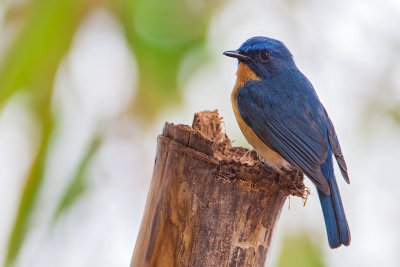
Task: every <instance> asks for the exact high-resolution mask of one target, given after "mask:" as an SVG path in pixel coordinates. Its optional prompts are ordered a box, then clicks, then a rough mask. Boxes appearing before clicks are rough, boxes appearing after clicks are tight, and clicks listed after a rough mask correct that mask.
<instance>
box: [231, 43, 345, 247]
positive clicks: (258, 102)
mask: <svg viewBox="0 0 400 267" xmlns="http://www.w3.org/2000/svg"><path fill="white" fill-rule="evenodd" d="M224 55H226V56H229V57H234V58H237V59H238V61H239V65H238V70H237V79H236V83H235V86H234V88H233V91H232V94H231V101H232V106H233V111H234V113H235V117H236V120H237V122H238V124H239V127H240V129H241V131H242V132H243V135H244V136H245V137H246V139H247V141H248V142H249V143H250V144H251V145H252V146H253V148H254V149H255V150H256V151H257V152H258V154H259V155H260V156H261V157H262V158H263V159H264V161H265V162H266V163H267V164H269V165H271V166H272V167H273V168H274V169H275V170H276V171H277V172H278V173H281V174H285V173H287V172H288V171H293V170H298V171H301V172H303V173H304V174H306V175H307V177H308V178H310V179H311V181H312V182H313V183H314V184H315V185H316V187H317V189H318V196H319V199H320V202H321V207H322V212H323V215H324V220H325V226H326V230H327V235H328V242H329V246H330V247H331V248H337V247H340V246H341V245H342V244H343V245H345V246H348V245H349V244H350V230H349V226H348V223H347V219H346V215H345V212H344V209H343V204H342V200H341V198H340V193H339V189H338V185H337V183H336V178H335V174H334V172H333V159H332V156H333V155H334V156H335V158H336V161H337V163H338V165H339V167H340V170H341V173H342V176H343V177H344V179H345V181H346V182H347V183H350V181H349V176H348V173H347V166H346V163H345V160H344V157H343V154H342V151H341V149H340V145H339V141H338V138H337V136H336V133H335V128H334V127H333V124H332V122H331V120H330V118H329V116H328V113H327V112H326V110H325V108H324V106H323V105H322V104H321V102H320V100H319V98H318V96H317V94H316V92H315V90H314V88H313V86H312V85H311V83H310V82H309V81H308V79H307V78H306V77H305V76H304V75H303V74H302V73H301V72H300V70H299V69H298V68H297V66H296V64H295V62H294V60H293V56H292V54H291V53H290V51H289V50H288V49H287V48H286V46H285V45H284V44H283V43H282V42H281V41H278V40H275V39H272V38H267V37H261V36H258V37H253V38H250V39H248V40H247V41H246V42H244V43H243V44H242V45H241V46H240V48H239V49H238V50H235V51H226V52H224Z"/></svg>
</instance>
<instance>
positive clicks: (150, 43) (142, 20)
mask: <svg viewBox="0 0 400 267" xmlns="http://www.w3.org/2000/svg"><path fill="white" fill-rule="evenodd" d="M220 2H221V0H219V1H193V0H192V1H187V0H170V1H162V0H147V1H140V0H131V1H126V0H116V1H111V2H110V4H111V6H112V9H113V10H114V12H115V14H116V15H117V16H118V17H119V18H120V19H121V22H122V25H123V26H124V29H125V32H126V38H127V41H128V43H129V45H130V47H131V49H132V51H133V52H134V54H135V57H136V63H137V64H138V71H139V82H138V91H137V92H138V93H137V95H136V96H135V99H134V102H133V110H134V111H135V113H136V114H140V115H141V116H143V117H145V118H147V119H154V118H155V116H157V114H158V113H159V112H160V111H161V110H162V108H163V107H165V106H166V105H168V104H171V103H179V101H180V100H181V93H180V90H179V85H178V74H179V70H180V65H181V63H182V61H183V59H184V57H185V56H187V55H188V52H190V51H192V50H194V49H196V48H197V49H198V48H200V47H201V46H203V45H204V44H205V40H206V33H207V28H208V25H209V21H210V18H211V15H212V13H213V11H214V10H215V9H216V8H217V7H218V6H219V4H220Z"/></svg>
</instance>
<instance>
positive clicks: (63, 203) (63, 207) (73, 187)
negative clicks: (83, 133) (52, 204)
mask: <svg viewBox="0 0 400 267" xmlns="http://www.w3.org/2000/svg"><path fill="white" fill-rule="evenodd" d="M100 144H101V138H100V137H98V136H96V137H95V138H94V139H93V140H92V142H91V143H90V144H89V146H88V149H87V151H86V153H85V155H83V158H82V160H81V161H80V164H79V166H78V168H77V170H76V172H75V174H74V177H72V179H71V181H70V183H69V185H68V186H67V188H66V189H65V191H64V194H63V196H62V197H61V200H60V202H59V204H58V207H57V209H56V211H55V213H54V221H56V220H57V219H58V218H59V217H60V216H61V215H62V214H63V213H64V212H66V211H68V209H69V208H70V207H72V205H73V204H74V203H75V201H77V200H78V198H79V196H81V195H82V194H83V193H84V192H85V191H86V189H87V187H88V182H87V181H86V177H87V176H86V171H87V169H88V166H89V165H90V162H91V159H92V158H93V155H94V154H95V153H96V152H97V150H98V148H99V146H100Z"/></svg>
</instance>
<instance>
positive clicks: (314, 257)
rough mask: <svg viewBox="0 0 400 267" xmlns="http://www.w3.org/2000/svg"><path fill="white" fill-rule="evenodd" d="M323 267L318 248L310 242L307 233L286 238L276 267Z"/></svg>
mask: <svg viewBox="0 0 400 267" xmlns="http://www.w3.org/2000/svg"><path fill="white" fill-rule="evenodd" d="M294 266H296V267H324V266H325V264H324V261H323V259H322V253H321V250H320V249H319V247H316V246H315V244H313V243H312V242H311V240H310V239H309V237H308V235H307V233H302V234H300V235H297V236H286V237H285V239H284V240H283V247H282V252H281V255H280V257H279V260H278V264H277V265H276V267H294Z"/></svg>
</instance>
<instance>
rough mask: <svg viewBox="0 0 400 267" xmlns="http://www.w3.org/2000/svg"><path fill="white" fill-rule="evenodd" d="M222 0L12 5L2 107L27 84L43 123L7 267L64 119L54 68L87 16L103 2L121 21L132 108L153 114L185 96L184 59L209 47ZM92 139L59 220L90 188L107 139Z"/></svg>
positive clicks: (0, 83) (42, 0)
mask: <svg viewBox="0 0 400 267" xmlns="http://www.w3.org/2000/svg"><path fill="white" fill-rule="evenodd" d="M221 2H222V0H219V1H212V2H210V1H194V0H170V1H163V0H149V1H139V0H109V1H107V0H104V1H101V0H57V1H51V0H27V1H23V2H22V3H13V2H10V3H9V5H8V6H6V13H5V21H4V25H5V27H8V26H13V27H14V29H15V35H14V38H13V39H12V40H11V42H10V44H9V46H8V47H7V48H6V53H5V54H4V56H3V57H2V58H1V62H0V108H3V107H4V106H5V105H6V104H7V101H8V100H9V99H10V97H12V96H13V95H15V94H16V93H18V92H20V91H24V92H26V94H27V95H28V96H29V97H30V100H31V102H30V103H31V105H32V106H31V110H32V111H33V112H34V113H35V117H36V118H37V121H38V123H39V126H40V128H41V129H42V131H41V139H40V144H39V145H38V147H39V148H38V151H37V154H36V156H35V158H34V161H33V163H32V165H31V169H30V172H29V174H28V175H27V178H26V183H25V186H24V188H23V189H22V192H21V198H20V204H19V208H18V211H17V215H16V218H15V222H14V225H13V229H12V231H11V233H10V238H9V245H8V251H7V256H6V262H5V265H6V266H12V265H13V263H15V260H16V259H17V257H18V253H19V251H20V249H21V246H22V244H23V242H24V239H25V237H26V234H27V232H28V231H29V227H30V219H31V215H32V213H33V212H34V210H35V202H36V200H37V198H38V196H39V194H40V188H41V185H42V183H43V174H44V170H45V169H46V163H47V154H48V151H49V147H50V146H51V143H52V142H51V139H52V138H53V135H54V130H55V125H56V124H57V123H56V122H57V116H56V115H55V114H54V113H55V112H54V111H53V110H51V108H50V107H51V105H50V103H51V99H52V93H53V83H54V79H55V75H56V72H57V69H58V66H59V64H60V62H61V60H62V59H63V58H64V57H65V56H66V55H67V53H68V52H69V49H70V46H71V43H72V41H73V38H74V36H75V33H76V32H77V29H78V28H79V25H80V24H81V22H82V21H83V19H85V17H86V16H87V15H88V14H90V12H91V11H93V10H95V9H97V8H98V7H101V8H103V9H108V10H109V11H110V12H111V13H113V14H114V15H115V16H116V19H117V20H119V22H120V23H121V25H122V26H123V28H124V29H125V34H126V39H127V42H128V44H129V45H130V47H131V49H132V52H133V53H134V55H135V58H136V62H137V65H138V74H139V75H138V77H139V78H138V90H137V92H138V93H137V95H136V96H135V97H134V99H133V100H132V110H133V111H134V114H135V115H138V116H141V117H142V118H144V119H146V120H150V121H151V120H152V119H154V118H156V116H157V115H158V114H159V112H160V111H162V110H163V107H165V106H166V105H168V104H171V103H179V101H180V99H181V92H180V89H179V84H178V76H179V75H180V67H181V63H182V61H183V59H184V57H185V56H187V55H188V53H189V52H190V51H193V50H195V49H200V50H201V48H202V47H203V46H204V44H205V40H206V33H207V28H208V25H209V22H210V18H211V15H212V13H213V11H214V10H216V8H217V7H218V6H219V5H220V4H221ZM198 63H199V64H200V62H198ZM186 73H187V72H186ZM183 78H184V77H183ZM93 140H94V141H93V143H92V144H91V145H90V147H89V148H88V151H87V152H86V154H85V155H83V157H82V161H81V163H80V164H79V166H78V168H77V170H76V173H75V174H74V175H73V177H72V178H71V181H70V183H69V185H68V187H67V188H66V189H65V192H64V195H63V196H61V198H60V202H59V204H58V208H57V210H56V211H55V215H54V219H55V220H56V219H57V218H59V216H60V215H61V214H62V213H63V212H65V211H67V210H68V209H69V208H70V207H71V206H72V205H73V204H74V203H75V202H76V200H77V199H78V197H79V196H80V195H81V194H83V193H84V192H85V189H86V188H87V186H86V182H85V173H86V172H85V170H86V168H87V166H88V164H89V163H90V160H91V158H92V156H93V155H94V154H95V151H96V150H97V148H98V146H99V145H100V141H99V140H100V139H99V138H98V137H93ZM50 179H51V177H50Z"/></svg>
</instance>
